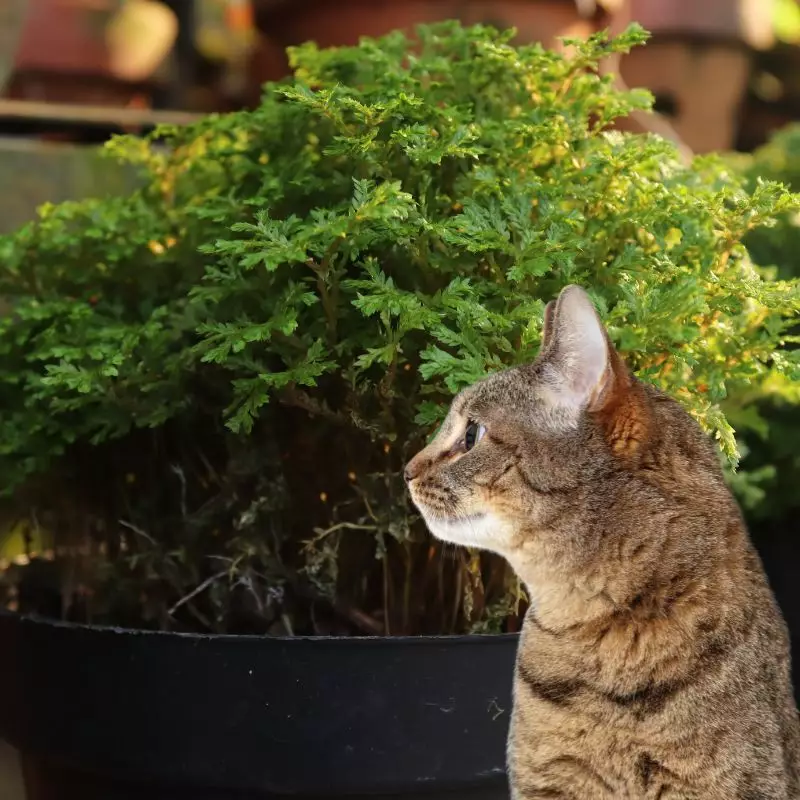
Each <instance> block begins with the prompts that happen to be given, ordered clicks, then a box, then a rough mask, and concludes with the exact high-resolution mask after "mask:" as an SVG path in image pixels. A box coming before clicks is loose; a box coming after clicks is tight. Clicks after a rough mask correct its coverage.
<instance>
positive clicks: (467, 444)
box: [464, 422, 486, 452]
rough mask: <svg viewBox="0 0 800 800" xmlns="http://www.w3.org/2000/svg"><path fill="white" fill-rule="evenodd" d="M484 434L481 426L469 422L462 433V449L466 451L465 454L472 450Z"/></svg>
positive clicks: (484, 429) (484, 431)
mask: <svg viewBox="0 0 800 800" xmlns="http://www.w3.org/2000/svg"><path fill="white" fill-rule="evenodd" d="M484 433H486V428H484V427H483V425H479V424H478V423H477V422H470V423H469V424H468V425H467V430H466V431H465V433H464V449H465V450H467V452H469V451H470V450H472V448H473V447H475V445H476V444H478V442H479V441H480V440H481V439H482V438H483V434H484Z"/></svg>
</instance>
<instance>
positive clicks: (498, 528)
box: [423, 512, 507, 551]
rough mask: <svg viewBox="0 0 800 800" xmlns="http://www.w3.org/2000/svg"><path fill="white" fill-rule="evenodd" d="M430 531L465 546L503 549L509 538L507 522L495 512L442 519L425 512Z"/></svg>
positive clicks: (444, 539)
mask: <svg viewBox="0 0 800 800" xmlns="http://www.w3.org/2000/svg"><path fill="white" fill-rule="evenodd" d="M423 517H424V518H425V523H426V524H427V526H428V529H429V530H430V532H431V533H432V534H433V535H434V536H435V537H436V538H437V539H441V540H442V541H445V542H452V543H453V544H460V545H463V546H464V547H480V548H483V549H484V550H494V551H502V550H503V549H504V548H503V545H504V543H505V542H506V540H507V537H506V523H504V522H503V521H502V520H500V519H498V518H497V517H496V516H494V515H493V514H479V515H475V516H470V517H465V518H463V519H442V518H441V517H433V516H430V515H429V514H426V513H425V512H423Z"/></svg>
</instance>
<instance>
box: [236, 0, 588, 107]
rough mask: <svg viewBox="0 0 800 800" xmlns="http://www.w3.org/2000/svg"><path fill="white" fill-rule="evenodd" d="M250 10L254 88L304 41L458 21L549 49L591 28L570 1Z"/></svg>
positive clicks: (280, 0)
mask: <svg viewBox="0 0 800 800" xmlns="http://www.w3.org/2000/svg"><path fill="white" fill-rule="evenodd" d="M255 7H256V25H257V27H258V28H259V30H260V31H261V33H262V35H263V36H262V40H261V42H260V43H259V46H258V47H257V49H256V51H255V52H254V53H253V56H252V58H251V64H250V69H251V80H252V81H253V82H254V84H255V85H256V86H260V85H261V84H262V83H264V82H265V81H268V80H278V79H279V78H282V77H284V76H285V75H287V74H288V73H289V64H288V61H287V60H286V57H285V55H284V49H285V48H286V47H288V46H289V45H296V44H301V43H302V42H306V41H314V42H316V43H317V44H318V45H319V46H320V47H331V46H343V45H353V44H356V43H357V42H358V40H359V38H360V37H362V36H383V35H385V34H387V33H389V32H390V31H392V30H395V29H401V30H405V31H411V30H413V28H414V27H415V26H417V25H419V24H422V23H432V22H437V21H441V20H447V19H458V20H460V21H461V22H463V23H464V24H466V25H472V24H477V23H486V24H491V25H494V26H495V27H498V28H510V27H515V28H516V29H517V31H518V38H519V40H520V41H524V42H541V43H543V44H544V45H545V46H547V47H554V46H556V45H557V44H558V43H557V41H556V40H557V37H561V36H572V37H584V36H588V35H589V34H590V33H591V32H592V31H593V30H594V27H595V26H594V24H593V21H592V20H590V19H585V18H582V17H581V15H580V14H579V13H578V9H577V7H576V4H575V0H499V2H498V1H493V0H403V2H399V1H398V0H347V2H343V3H335V4H334V3H326V2H321V0H306V2H302V3H290V2H287V0H256V3H255ZM256 97H257V90H256Z"/></svg>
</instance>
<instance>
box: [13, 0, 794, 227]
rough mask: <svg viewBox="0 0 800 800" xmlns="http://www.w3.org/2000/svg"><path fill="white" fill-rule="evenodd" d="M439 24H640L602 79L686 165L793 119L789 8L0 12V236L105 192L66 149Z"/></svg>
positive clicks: (453, 2) (57, 4) (94, 7)
mask: <svg viewBox="0 0 800 800" xmlns="http://www.w3.org/2000/svg"><path fill="white" fill-rule="evenodd" d="M452 18H458V19H461V20H462V21H463V22H465V23H477V22H484V23H491V24H493V25H495V26H497V27H501V28H507V27H512V26H513V27H515V28H516V29H517V31H518V39H519V41H520V42H523V41H524V42H532V41H538V42H542V43H543V44H545V45H548V46H556V45H557V41H558V37H561V36H586V35H589V34H590V33H591V32H592V31H594V30H598V29H602V28H611V29H612V31H616V30H622V29H623V28H624V27H625V26H626V24H627V23H628V22H629V21H630V20H636V21H638V22H640V23H641V24H642V25H643V26H644V27H645V28H647V29H648V30H649V31H651V32H652V34H653V38H652V40H651V43H650V45H649V46H648V47H646V48H639V49H637V50H636V51H635V52H634V53H632V54H630V55H629V56H626V57H624V58H623V60H622V62H621V63H620V64H614V65H611V69H613V70H614V71H615V72H618V73H619V74H620V76H621V80H623V81H624V82H626V83H627V84H628V85H630V86H644V87H647V88H648V89H650V90H651V91H652V92H653V93H654V94H655V97H656V108H657V110H658V111H659V113H660V117H652V116H649V115H648V117H647V118H644V117H643V118H641V119H636V120H631V121H630V122H629V125H631V126H632V127H640V128H650V129H653V130H657V131H659V132H661V133H663V134H665V135H667V136H671V137H672V138H679V139H681V140H682V142H683V144H684V145H685V146H686V147H687V148H688V149H690V150H691V151H694V152H706V151H711V150H729V149H737V150H744V151H750V150H752V149H754V148H755V147H757V146H759V145H761V144H762V143H763V142H765V141H766V140H767V139H768V137H769V136H770V134H771V133H772V132H773V131H775V130H776V129H778V128H780V127H782V126H784V125H785V124H786V123H788V122H790V121H792V120H794V119H796V118H798V117H800V71H798V69H797V67H798V66H800V5H798V3H797V2H796V0H702V2H698V0H494V1H493V0H339V2H336V3H334V2H331V1H330V0H292V1H291V2H290V1H289V0H0V186H2V187H4V188H6V187H7V188H8V189H11V188H12V187H13V191H5V192H3V193H2V199H1V200H0V203H1V204H2V208H0V232H5V231H9V230H13V229H14V228H16V227H17V226H18V225H19V224H20V223H22V222H24V221H26V220H27V219H29V218H30V217H31V216H32V214H33V212H34V209H35V207H36V206H37V205H38V204H39V203H41V202H43V201H45V200H50V201H54V202H56V201H59V200H62V199H65V198H67V197H70V198H72V197H79V196H83V195H85V194H86V193H89V192H90V193H92V194H98V193H103V192H105V191H116V190H118V189H119V188H120V182H124V181H125V180H127V176H125V175H120V174H111V173H112V172H113V170H109V167H108V165H107V164H105V163H104V164H103V167H102V169H101V168H100V167H99V166H98V162H97V161H96V159H95V157H94V153H93V150H92V149H87V148H83V147H81V145H86V144H95V143H99V142H102V141H103V140H104V139H106V138H108V136H109V135H111V134H112V133H115V132H119V131H129V132H136V131H144V130H146V129H148V128H150V127H152V126H153V125H154V124H156V123H158V122H176V123H180V122H182V121H185V120H188V119H190V118H192V116H194V115H197V114H202V113H205V112H209V111H221V110H230V109H234V108H240V107H243V106H250V105H253V104H255V103H257V101H258V97H259V94H260V87H261V85H262V84H263V83H264V82H265V81H267V80H276V79H279V78H281V77H283V76H285V75H286V74H287V73H288V71H289V66H288V62H287V59H286V56H285V52H284V51H285V48H286V46H288V45H292V44H298V43H301V42H303V41H307V40H314V41H316V42H318V43H319V44H320V45H323V46H325V45H339V44H352V43H355V42H356V41H357V40H358V38H359V37H360V36H362V35H381V34H384V33H386V32H388V31H390V30H392V29H394V28H406V29H408V28H412V27H413V26H414V25H416V24H417V23H420V22H430V21H433V20H438V19H452Z"/></svg>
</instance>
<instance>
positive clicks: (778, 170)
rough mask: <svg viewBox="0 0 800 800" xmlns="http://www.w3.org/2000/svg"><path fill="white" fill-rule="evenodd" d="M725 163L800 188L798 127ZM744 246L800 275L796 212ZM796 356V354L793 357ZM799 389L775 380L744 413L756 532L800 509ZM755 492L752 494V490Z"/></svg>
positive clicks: (767, 265)
mask: <svg viewBox="0 0 800 800" xmlns="http://www.w3.org/2000/svg"><path fill="white" fill-rule="evenodd" d="M728 160H729V163H730V164H731V165H732V166H733V168H734V169H736V170H738V171H740V172H741V173H742V175H744V177H745V179H746V186H747V187H748V188H749V189H753V188H754V187H756V186H758V184H759V183H760V182H762V181H772V182H780V183H782V184H784V185H785V186H787V187H788V188H789V189H790V190H792V191H797V190H798V189H800V126H797V125H790V126H788V127H786V128H784V129H782V130H780V131H779V132H778V133H776V134H775V135H774V136H773V137H772V139H771V140H770V141H769V142H767V144H765V145H763V146H762V147H760V148H759V149H758V150H756V151H755V152H754V153H752V154H747V155H744V154H735V155H731V156H730V157H729V159H728ZM744 241H745V244H746V245H747V248H748V251H749V253H750V255H751V258H752V259H753V261H754V262H756V263H757V264H759V265H762V270H763V271H764V272H765V273H767V274H774V275H776V276H777V277H779V278H782V279H787V280H792V279H795V278H797V277H798V276H799V275H800V261H798V253H799V252H800V214H798V212H797V210H796V209H794V208H789V209H786V210H785V211H783V212H782V213H781V214H779V215H778V216H777V218H776V220H775V221H774V223H773V224H771V225H769V226H765V227H760V228H757V229H754V230H752V231H751V232H750V233H748V235H747V236H746V237H745V240H744ZM799 335H800V328H798V327H797V325H796V324H795V326H794V327H793V328H792V329H791V330H790V331H789V335H787V336H785V337H784V339H785V341H786V343H787V348H788V349H789V350H791V351H796V348H797V341H798V338H797V337H798V336H799ZM792 357H794V358H796V352H793V353H792ZM798 402H800V387H798V386H797V384H795V385H790V384H788V383H787V382H786V381H784V380H783V379H781V378H778V377H777V376H776V377H774V378H773V379H772V380H771V381H770V383H769V384H767V386H766V391H765V392H763V393H762V397H761V398H760V399H759V400H758V401H757V403H756V405H755V408H752V407H751V408H749V409H748V411H747V415H748V417H749V418H750V419H752V420H753V421H755V422H756V424H755V425H751V426H745V427H746V431H745V433H744V435H743V437H742V444H743V447H744V448H746V449H747V450H748V451H749V455H748V457H747V460H746V461H745V466H746V467H747V469H748V475H747V476H745V478H753V477H755V476H758V478H759V480H758V486H757V487H754V484H753V481H752V480H749V481H748V482H749V487H748V489H747V490H746V493H745V494H743V495H742V497H743V499H744V501H745V504H746V508H747V510H748V513H749V516H750V518H751V523H752V524H753V525H754V526H755V527H756V528H759V529H760V528H765V527H766V528H778V529H780V528H782V527H790V528H791V526H792V525H793V519H794V515H795V514H796V513H797V511H798V509H800V496H799V495H798V493H797V486H798V484H800V427H798V424H797V416H798V412H797V408H796V405H797V403H798ZM754 488H755V489H756V491H755V493H754V494H753V493H752V490H753V489H754Z"/></svg>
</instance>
